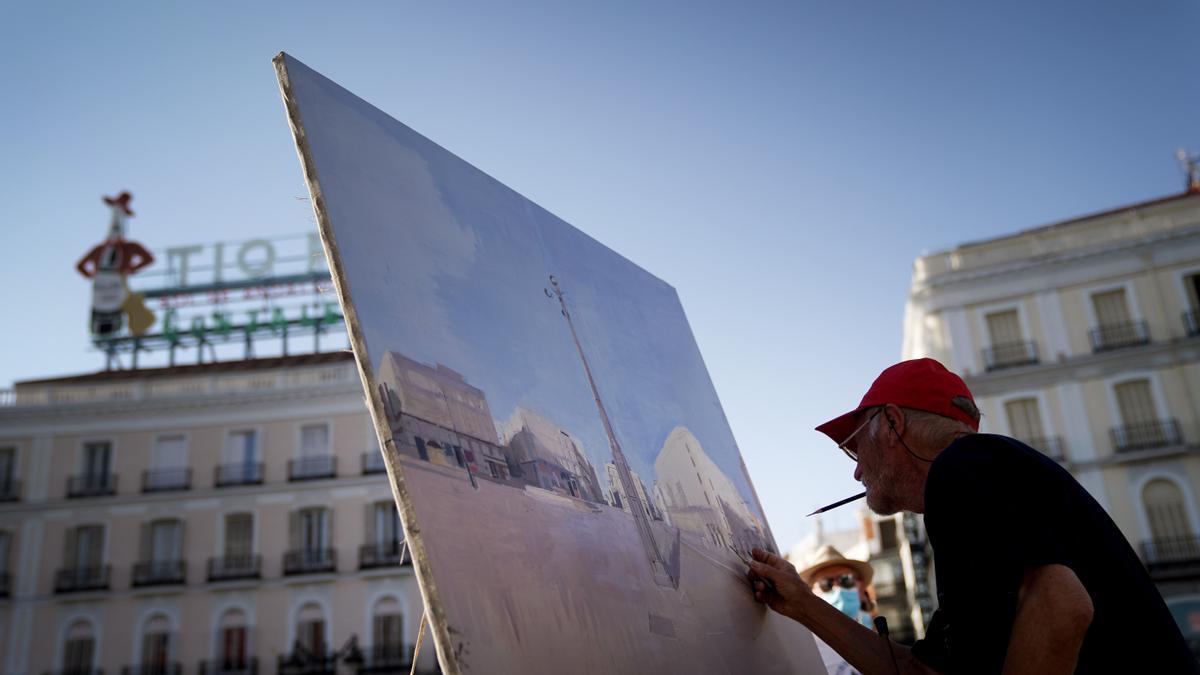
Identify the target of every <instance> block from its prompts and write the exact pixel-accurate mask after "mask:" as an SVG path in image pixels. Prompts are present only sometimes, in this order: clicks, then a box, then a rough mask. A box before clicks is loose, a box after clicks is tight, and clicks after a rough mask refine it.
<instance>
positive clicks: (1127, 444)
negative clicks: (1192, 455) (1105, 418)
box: [1112, 380, 1181, 451]
mask: <svg viewBox="0 0 1200 675" xmlns="http://www.w3.org/2000/svg"><path fill="white" fill-rule="evenodd" d="M1113 395H1114V397H1115V398H1116V401H1117V412H1118V414H1119V415H1120V421H1121V426H1119V427H1114V428H1113V430H1112V434H1113V442H1114V445H1115V446H1116V449H1117V451H1126V450H1143V449H1147V448H1160V447H1165V446H1168V445H1177V444H1179V443H1180V442H1181V439H1180V436H1179V425H1178V423H1177V422H1176V420H1174V419H1160V418H1159V417H1158V408H1157V406H1156V405H1155V402H1154V394H1153V393H1152V390H1151V388H1150V381H1149V380H1132V381H1129V382H1122V383H1120V384H1118V385H1116V386H1114V387H1113Z"/></svg>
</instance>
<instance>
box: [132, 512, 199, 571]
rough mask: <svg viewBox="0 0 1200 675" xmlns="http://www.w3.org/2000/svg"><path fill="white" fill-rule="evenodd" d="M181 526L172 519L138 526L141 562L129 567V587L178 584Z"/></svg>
mask: <svg viewBox="0 0 1200 675" xmlns="http://www.w3.org/2000/svg"><path fill="white" fill-rule="evenodd" d="M182 554H183V523H182V522H181V521H179V520H176V519H170V520H156V521H154V522H152V523H146V524H145V525H143V526H142V545H141V560H140V561H139V562H138V563H137V564H136V565H134V567H133V585H134V586H150V585H154V584H182V583H183V582H184V581H185V575H186V568H185V563H184V561H183V555H182Z"/></svg>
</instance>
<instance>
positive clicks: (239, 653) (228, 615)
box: [217, 609, 250, 672]
mask: <svg viewBox="0 0 1200 675" xmlns="http://www.w3.org/2000/svg"><path fill="white" fill-rule="evenodd" d="M248 632H249V630H248V628H247V626H246V615H245V613H243V612H242V610H240V609H230V610H226V612H225V613H224V614H222V615H221V620H220V623H219V626H218V629H217V664H218V669H217V672H227V671H245V670H247V669H248V664H249V661H250V658H249V653H248V649H247V641H248Z"/></svg>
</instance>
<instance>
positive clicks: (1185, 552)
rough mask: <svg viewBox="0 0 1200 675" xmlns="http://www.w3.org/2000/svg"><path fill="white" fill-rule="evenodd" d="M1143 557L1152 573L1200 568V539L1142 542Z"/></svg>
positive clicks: (1165, 539) (1195, 537) (1190, 537)
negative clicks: (1184, 568) (1181, 568)
mask: <svg viewBox="0 0 1200 675" xmlns="http://www.w3.org/2000/svg"><path fill="white" fill-rule="evenodd" d="M1142 556H1143V559H1144V560H1145V561H1146V569H1147V570H1149V571H1150V572H1161V571H1165V570H1171V569H1178V568H1180V567H1200V537H1197V536H1194V535H1187V536H1180V537H1160V538H1158V539H1149V540H1147V541H1143V542H1142Z"/></svg>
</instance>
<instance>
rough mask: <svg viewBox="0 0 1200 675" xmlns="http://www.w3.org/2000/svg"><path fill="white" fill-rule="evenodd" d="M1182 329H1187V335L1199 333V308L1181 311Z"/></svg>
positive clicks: (1193, 335) (1191, 335)
mask: <svg viewBox="0 0 1200 675" xmlns="http://www.w3.org/2000/svg"><path fill="white" fill-rule="evenodd" d="M1183 329H1184V330H1186V331H1187V334H1188V337H1196V336H1198V335H1200V309H1193V310H1192V311H1190V312H1184V313H1183Z"/></svg>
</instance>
